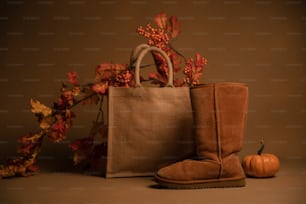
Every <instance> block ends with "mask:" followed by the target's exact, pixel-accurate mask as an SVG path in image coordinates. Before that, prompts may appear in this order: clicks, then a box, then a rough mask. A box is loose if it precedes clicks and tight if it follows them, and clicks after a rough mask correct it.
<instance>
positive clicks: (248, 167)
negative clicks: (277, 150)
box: [242, 141, 280, 178]
mask: <svg viewBox="0 0 306 204" xmlns="http://www.w3.org/2000/svg"><path fill="white" fill-rule="evenodd" d="M263 150H264V143H263V141H261V147H260V149H259V150H258V151H257V155H247V156H245V157H244V158H243V160H242V167H243V169H244V172H245V174H246V175H247V176H249V177H256V178H267V177H273V176H275V174H276V173H277V172H278V170H279V167H280V163H279V159H278V158H277V156H275V155H274V154H268V153H264V154H263V153H262V151H263Z"/></svg>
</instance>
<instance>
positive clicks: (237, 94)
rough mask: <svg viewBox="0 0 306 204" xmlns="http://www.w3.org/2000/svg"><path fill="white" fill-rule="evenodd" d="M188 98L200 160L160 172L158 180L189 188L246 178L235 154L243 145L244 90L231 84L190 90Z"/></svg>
mask: <svg viewBox="0 0 306 204" xmlns="http://www.w3.org/2000/svg"><path fill="white" fill-rule="evenodd" d="M190 96H191V102H192V107H193V111H194V114H193V116H194V123H195V125H194V127H195V130H194V134H195V144H196V152H197V156H198V157H199V158H198V159H199V160H192V159H187V160H184V161H181V162H177V163H175V164H172V165H169V166H167V167H164V168H161V169H160V170H159V171H158V172H157V175H158V177H159V178H157V180H158V179H160V178H165V181H167V182H169V181H170V182H171V181H173V183H175V182H176V181H184V182H185V181H186V182H187V181H188V183H189V184H190V183H192V181H194V182H198V181H199V180H200V181H203V182H204V181H205V180H214V179H233V180H235V179H243V178H245V175H244V172H243V169H242V167H241V163H240V160H239V158H238V156H237V155H236V153H237V152H239V151H240V150H241V148H242V144H243V143H242V142H243V136H244V127H245V123H246V113H247V108H248V107H247V106H248V88H247V86H246V85H245V84H242V83H230V82H224V83H216V84H207V85H201V86H198V87H195V88H192V89H191V91H190Z"/></svg>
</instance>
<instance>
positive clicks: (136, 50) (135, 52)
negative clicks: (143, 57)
mask: <svg viewBox="0 0 306 204" xmlns="http://www.w3.org/2000/svg"><path fill="white" fill-rule="evenodd" d="M147 47H150V45H148V44H144V43H143V44H139V45H138V46H137V47H135V48H134V49H133V51H132V54H131V57H130V65H131V66H133V65H134V64H135V61H136V60H137V56H138V55H139V53H140V51H142V50H143V49H145V48H147Z"/></svg>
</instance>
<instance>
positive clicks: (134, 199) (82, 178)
mask: <svg viewBox="0 0 306 204" xmlns="http://www.w3.org/2000/svg"><path fill="white" fill-rule="evenodd" d="M100 203H101V204H138V203H139V204H140V203H141V204H172V203H173V204H204V203H213V204H222V203H233V204H234V203H241V204H265V203H267V204H274V203H275V204H306V165H305V161H301V160H299V159H297V160H290V161H287V162H282V166H281V170H280V171H279V173H278V174H277V176H276V177H274V178H269V179H251V178H247V185H246V186H245V187H242V188H224V189H223V188H220V189H197V190H166V189H160V188H158V186H156V184H155V182H154V181H153V180H152V178H151V177H143V178H120V179H105V178H102V177H97V176H90V175H86V174H79V173H69V172H62V173H59V172H57V173H55V172H41V173H39V174H37V175H35V176H31V177H27V178H13V179H1V180H0V204H100Z"/></svg>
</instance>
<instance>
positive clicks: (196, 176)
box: [158, 159, 220, 181]
mask: <svg viewBox="0 0 306 204" xmlns="http://www.w3.org/2000/svg"><path fill="white" fill-rule="evenodd" d="M219 171H220V164H219V163H216V162H214V161H211V160H201V161H198V160H192V159H186V160H184V161H181V162H177V163H174V164H172V165H170V166H167V167H164V168H162V169H160V170H159V171H158V175H159V176H160V177H163V178H167V179H171V180H177V181H191V180H203V179H204V180H205V179H211V178H217V177H218V175H219Z"/></svg>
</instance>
